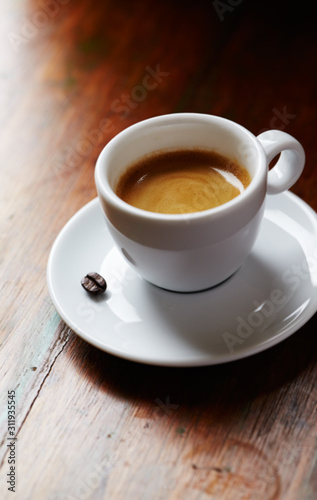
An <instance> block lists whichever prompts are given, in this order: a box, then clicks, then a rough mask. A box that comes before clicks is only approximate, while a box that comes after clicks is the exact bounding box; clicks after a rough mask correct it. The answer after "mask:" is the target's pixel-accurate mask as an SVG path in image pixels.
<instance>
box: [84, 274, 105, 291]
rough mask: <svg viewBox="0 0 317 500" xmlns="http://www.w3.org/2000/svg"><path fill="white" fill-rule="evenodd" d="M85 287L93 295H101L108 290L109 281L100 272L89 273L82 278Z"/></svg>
mask: <svg viewBox="0 0 317 500" xmlns="http://www.w3.org/2000/svg"><path fill="white" fill-rule="evenodd" d="M81 284H82V286H83V288H84V289H85V290H86V291H87V292H88V293H91V294H92V295H100V294H101V293H103V292H105V291H106V290H107V283H106V281H105V280H104V279H103V277H102V276H100V274H98V273H88V274H86V276H85V277H84V278H83V279H82V280H81Z"/></svg>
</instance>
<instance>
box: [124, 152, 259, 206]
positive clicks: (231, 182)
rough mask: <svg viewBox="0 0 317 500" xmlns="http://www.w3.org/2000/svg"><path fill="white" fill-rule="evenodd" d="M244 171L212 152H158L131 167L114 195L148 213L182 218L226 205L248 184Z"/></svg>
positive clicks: (247, 174)
mask: <svg viewBox="0 0 317 500" xmlns="http://www.w3.org/2000/svg"><path fill="white" fill-rule="evenodd" d="M250 180H251V179H250V175H249V172H248V171H247V170H246V168H244V167H242V166H241V165H240V164H238V163H237V162H236V161H233V160H231V159H229V158H227V157H225V156H222V155H220V154H218V153H216V152H214V151H205V150H199V149H196V150H177V151H169V152H158V153H153V154H151V155H149V156H146V157H144V158H142V159H141V160H139V161H138V162H136V163H135V164H133V165H131V166H130V167H129V168H128V169H127V171H126V172H125V173H124V174H123V175H122V176H121V178H120V179H119V182H118V184H117V186H116V189H115V192H116V194H117V195H118V196H119V198H121V199H122V200H123V201H125V202H127V203H129V204H130V205H133V206H134V207H137V208H141V209H143V210H147V211H150V212H158V213H163V214H185V213H191V212H200V211H202V210H208V209H210V208H214V207H217V206H219V205H222V204H223V203H226V202H228V201H230V200H232V199H233V198H235V197H236V196H238V195H239V194H240V193H242V192H243V191H244V190H245V188H246V187H247V186H248V185H249V183H250Z"/></svg>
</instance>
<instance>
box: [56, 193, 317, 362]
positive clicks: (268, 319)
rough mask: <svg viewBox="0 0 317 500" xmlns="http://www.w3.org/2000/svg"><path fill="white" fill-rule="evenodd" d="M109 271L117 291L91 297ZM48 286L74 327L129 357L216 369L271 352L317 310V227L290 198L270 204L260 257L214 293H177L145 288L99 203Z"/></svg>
mask: <svg viewBox="0 0 317 500" xmlns="http://www.w3.org/2000/svg"><path fill="white" fill-rule="evenodd" d="M91 271H96V272H99V273H100V274H101V275H102V276H104V278H105V279H106V280H107V283H108V291H107V292H106V293H105V294H103V295H101V296H99V297H91V296H89V295H88V294H87V292H86V291H85V290H84V289H83V288H82V286H81V284H80V281H81V278H82V277H83V276H85V275H86V274H87V273H88V272H91ZM47 279H48V287H49V292H50V295H51V298H52V300H53V303H54V305H55V307H56V309H57V311H58V312H59V314H60V316H61V317H62V318H63V320H64V321H65V322H66V323H67V325H68V326H69V327H70V328H71V329H72V330H73V331H74V332H76V333H77V334H78V335H79V336H80V337H82V338H83V339H85V340H86V341H87V342H89V343H91V344H93V345H94V346H96V347H98V348H100V349H102V350H104V351H106V352H108V353H111V354H114V355H116V356H119V357H121V358H125V359H129V360H133V361H138V362H142V363H148V364H153V365H162V366H200V365H213V364H217V363H223V362H227V361H232V360H236V359H240V358H243V357H246V356H250V355H251V354H255V353H257V352H260V351H263V350H265V349H267V348H269V347H271V346H273V345H275V344H277V343H279V342H281V341H282V340H284V339H286V338H287V337H289V336H290V335H291V334H293V333H294V332H295V331H296V330H298V329H299V328H300V327H302V326H303V325H304V324H305V323H306V322H307V321H308V320H309V319H310V318H311V317H312V316H313V314H314V313H315V312H316V310H317V307H316V306H317V218H316V214H315V212H313V210H312V209H311V208H309V207H308V206H307V205H306V204H305V203H304V202H303V201H302V200H300V199H299V198H298V197H297V196H295V195H294V194H292V193H290V192H286V193H283V194H282V195H275V196H268V197H267V208H266V211H265V216H264V220H263V225H262V227H261V231H260V235H259V237H258V239H257V241H256V244H255V246H254V248H253V251H252V253H251V255H250V256H249V257H248V259H247V260H246V262H245V264H244V265H243V266H242V267H241V268H240V269H239V270H238V271H237V272H236V274H235V275H234V276H232V277H231V278H230V279H229V280H227V281H226V282H225V283H223V284H221V285H219V286H218V287H215V288H213V289H210V290H208V291H205V292H199V293H191V294H181V293H174V292H168V291H166V290H162V289H160V288H157V287H156V286H154V285H151V284H149V283H147V282H145V281H143V280H142V279H141V278H139V276H138V275H137V274H136V273H135V271H134V270H132V269H131V268H130V267H129V265H128V264H127V263H126V261H125V260H124V259H123V257H122V256H121V254H120V253H119V251H118V250H117V249H116V248H115V247H114V245H113V243H112V239H111V236H110V235H109V233H108V230H107V228H106V224H105V221H104V217H103V215H102V212H101V209H100V207H99V202H98V200H97V199H94V200H92V201H91V202H90V203H88V204H87V205H86V206H84V207H83V208H82V209H81V210H79V212H78V213H77V214H75V215H74V216H73V217H72V218H71V220H70V221H69V222H68V223H67V224H66V225H65V227H64V228H63V229H62V231H61V232H60V234H59V235H58V237H57V239H56V241H55V243H54V245H53V247H52V250H51V253H50V257H49V261H48V269H47Z"/></svg>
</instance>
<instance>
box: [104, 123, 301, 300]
mask: <svg viewBox="0 0 317 500" xmlns="http://www.w3.org/2000/svg"><path fill="white" fill-rule="evenodd" d="M180 149H182V150H184V149H202V150H207V151H215V152H217V153H219V154H221V155H224V156H226V157H227V158H230V159H232V160H235V161H237V162H238V163H239V164H241V165H242V166H244V167H245V168H246V169H247V170H248V172H249V174H250V176H251V182H250V184H249V185H248V186H247V188H246V189H245V190H244V191H243V192H242V193H241V194H239V195H238V196H237V197H236V198H234V199H232V200H230V201H228V202H226V203H224V204H223V205H220V206H217V207H215V208H211V209H209V210H204V211H201V212H193V213H189V214H183V215H182V214H181V215H179V214H160V213H154V212H149V211H146V210H142V209H139V208H135V207H134V206H132V205H129V204H128V203H126V202H124V201H123V200H121V199H120V198H119V197H118V196H117V195H116V193H115V189H116V185H117V183H118V180H119V178H120V177H121V175H122V174H123V173H124V172H125V171H126V170H127V168H129V166H130V165H131V164H133V163H135V162H136V161H137V160H139V159H141V158H142V157H144V156H145V155H148V154H150V153H156V152H159V151H162V152H166V151H174V150H180ZM279 153H281V154H280V157H279V159H278V161H277V163H276V164H275V166H274V167H273V168H272V169H271V170H269V164H270V162H271V160H272V159H273V158H274V157H275V156H276V155H278V154H279ZM304 163H305V153H304V150H303V148H302V146H301V144H300V143H299V142H298V141H297V140H296V139H294V138H293V137H292V136H291V135H289V134H287V133H285V132H282V131H280V130H269V131H267V132H264V133H262V134H261V135H259V136H258V137H255V136H254V135H253V134H252V133H251V132H249V131H248V130H247V129H245V128H244V127H242V126H241V125H239V124H237V123H235V122H232V121H230V120H227V119H225V118H221V117H218V116H212V115H205V114H197V113H177V114H169V115H162V116H158V117H155V118H150V119H148V120H144V121H142V122H139V123H137V124H135V125H132V126H130V127H128V128H127V129H125V130H123V131H122V132H120V133H119V134H118V135H117V136H115V137H114V138H113V139H112V140H111V141H110V142H109V143H108V144H107V145H106V146H105V148H104V149H103V150H102V152H101V153H100V156H99V158H98V160H97V164H96V169H95V181H96V187H97V192H98V196H99V200H100V204H101V207H102V210H103V212H104V214H105V217H106V221H107V224H108V227H109V230H110V233H111V235H112V237H113V240H114V242H115V243H116V245H117V247H118V249H119V251H120V252H121V253H122V255H123V256H124V258H125V259H127V261H128V262H129V263H130V265H131V266H132V267H133V268H134V269H135V270H136V272H137V273H138V274H139V275H140V276H141V277H142V278H144V279H145V280H147V281H149V282H150V283H153V284H154V285H157V286H159V287H162V288H166V289H167V290H173V291H177V292H196V291H199V290H204V289H207V288H210V287H213V286H215V285H218V284H219V283H221V282H222V281H224V280H226V279H227V278H229V277H230V276H231V275H232V274H233V273H235V271H237V270H238V269H239V267H240V266H241V264H242V263H243V262H244V260H245V259H246V258H247V256H248V255H249V253H250V251H251V249H252V247H253V244H254V242H255V240H256V237H257V235H258V232H259V229H260V225H261V220H262V218H263V213H264V208H265V199H266V195H267V194H269V195H274V194H277V193H281V192H282V191H284V190H286V189H288V188H289V187H291V186H292V185H293V184H294V183H295V182H296V180H297V179H298V178H299V176H300V174H301V172H302V170H303V167H304Z"/></svg>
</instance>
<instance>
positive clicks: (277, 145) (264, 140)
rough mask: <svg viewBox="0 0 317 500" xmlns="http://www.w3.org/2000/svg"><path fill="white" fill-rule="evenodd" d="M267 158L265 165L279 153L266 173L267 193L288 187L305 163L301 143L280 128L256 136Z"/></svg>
mask: <svg viewBox="0 0 317 500" xmlns="http://www.w3.org/2000/svg"><path fill="white" fill-rule="evenodd" d="M257 139H258V140H259V142H260V143H261V145H262V147H263V149H264V152H265V154H266V158H267V165H269V163H270V161H271V160H273V158H274V157H275V156H276V155H278V154H279V153H281V155H280V157H279V159H278V161H277V163H276V164H275V165H274V167H273V168H272V169H271V170H270V171H269V173H268V181H267V193H268V194H278V193H281V192H282V191H285V190H286V189H289V188H290V187H291V186H292V185H293V184H295V182H296V181H297V179H298V178H299V177H300V175H301V173H302V171H303V168H304V165H305V152H304V149H303V147H302V145H301V144H300V143H299V142H298V141H297V140H296V139H295V138H294V137H292V136H291V135H289V134H287V133H286V132H282V131H281V130H267V131H266V132H263V133H262V134H260V135H258V136H257Z"/></svg>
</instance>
